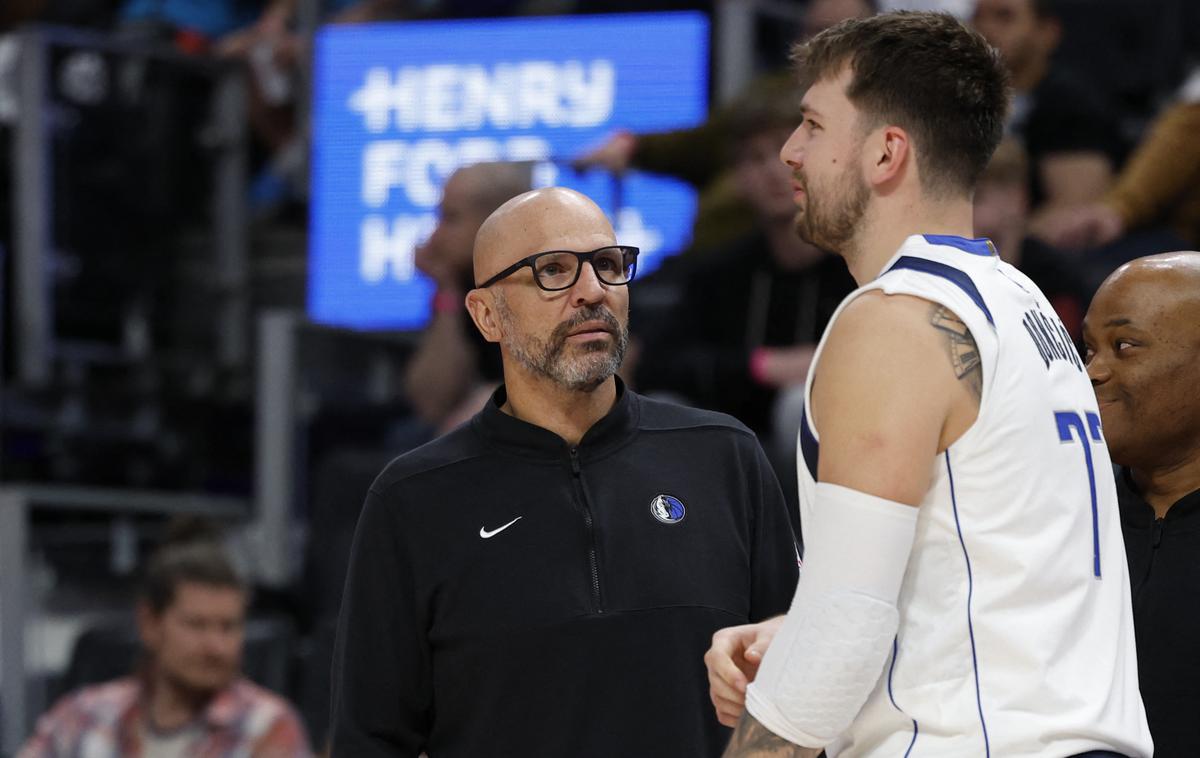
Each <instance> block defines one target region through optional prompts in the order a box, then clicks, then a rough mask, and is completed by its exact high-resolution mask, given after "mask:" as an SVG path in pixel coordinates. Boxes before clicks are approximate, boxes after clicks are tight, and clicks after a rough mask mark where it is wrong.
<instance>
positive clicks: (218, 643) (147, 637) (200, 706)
mask: <svg viewBox="0 0 1200 758" xmlns="http://www.w3.org/2000/svg"><path fill="white" fill-rule="evenodd" d="M248 599H249V589H248V587H247V586H246V584H245V582H244V581H243V579H242V578H241V577H240V576H239V575H238V574H237V572H236V571H235V570H234V567H233V564H232V562H231V561H230V559H229V556H228V555H226V553H225V551H224V549H223V548H222V547H221V546H220V544H219V543H218V542H217V535H216V534H215V533H212V532H210V531H209V529H208V528H207V526H205V525H204V524H203V523H199V522H194V521H190V520H185V521H181V522H178V523H176V524H174V525H172V527H171V528H170V533H169V534H168V536H167V539H166V541H165V542H164V544H163V545H162V546H161V547H160V548H159V549H158V551H157V552H156V553H155V554H154V555H153V556H152V557H151V559H150V561H149V563H148V564H147V566H146V573H145V577H144V580H143V583H142V588H141V597H140V599H139V601H138V606H137V625H138V632H139V635H140V637H141V640H142V646H143V648H144V657H143V659H142V664H141V665H140V666H139V668H138V670H137V672H136V673H135V674H133V675H132V676H128V677H125V678H122V679H117V680H114V681H111V682H106V683H103V684H98V685H93V686H89V687H84V688H82V689H80V690H78V691H77V692H73V693H71V694H69V695H67V696H65V697H64V698H63V699H62V700H60V701H59V703H58V704H57V705H55V707H54V708H53V709H52V710H51V711H50V712H49V713H47V714H45V715H44V716H42V718H41V719H40V720H39V721H38V725H37V732H36V733H35V734H34V735H33V737H31V738H30V739H29V741H28V742H27V743H26V744H25V746H24V747H22V748H21V750H20V751H19V752H18V753H17V755H18V756H19V757H20V758H60V757H61V756H69V755H70V756H74V755H88V756H123V758H190V756H205V755H210V756H211V755H240V756H247V758H308V756H310V755H312V753H311V752H310V750H309V746H308V738H307V736H306V735H305V733H304V727H303V726H302V725H301V723H300V719H299V717H298V716H297V715H296V712H295V710H294V709H293V708H292V706H291V705H290V704H288V702H287V701H285V700H284V699H283V698H281V697H279V696H278V695H275V694H274V693H271V692H268V691H267V690H265V689H263V688H261V687H258V686H256V685H254V684H253V683H251V682H250V681H248V680H247V679H245V678H244V677H243V676H242V675H241V658H242V648H243V643H244V640H245V620H246V604H247V600H248Z"/></svg>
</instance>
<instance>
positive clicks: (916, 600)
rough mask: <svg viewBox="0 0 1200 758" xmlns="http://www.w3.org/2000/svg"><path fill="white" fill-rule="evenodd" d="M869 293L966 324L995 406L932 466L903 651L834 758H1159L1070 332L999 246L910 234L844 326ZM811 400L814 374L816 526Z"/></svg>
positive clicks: (1095, 436)
mask: <svg viewBox="0 0 1200 758" xmlns="http://www.w3.org/2000/svg"><path fill="white" fill-rule="evenodd" d="M869 290H883V291H884V292H886V293H889V294H907V295H915V296H917V297H921V298H924V299H926V300H929V301H932V302H935V303H939V304H941V305H943V306H945V307H946V308H948V309H949V310H951V311H953V312H954V313H955V314H956V315H958V317H959V318H961V319H962V320H963V321H964V322H965V323H966V325H967V327H968V328H969V329H970V330H971V333H972V335H973V336H974V338H975V342H976V343H977V345H978V347H979V353H980V357H981V360H982V365H983V396H982V400H981V401H980V407H979V417H978V419H977V420H976V422H975V423H974V424H973V425H972V426H971V428H970V429H969V430H968V431H967V432H966V433H965V434H964V435H963V436H962V437H961V438H960V439H959V440H958V441H957V442H955V443H954V444H953V445H952V446H951V447H950V448H949V449H948V450H947V451H946V452H945V453H944V454H942V455H939V456H938V457H937V459H936V460H935V461H933V464H932V465H933V477H932V484H931V486H930V488H929V492H928V493H926V495H925V499H924V500H923V501H922V503H921V507H920V511H919V515H918V518H917V528H916V539H915V542H914V545H913V551H912V556H911V558H910V559H909V563H908V569H907V571H906V572H905V575H904V583H903V585H902V588H901V591H900V600H899V610H900V626H899V631H898V632H897V634H896V639H895V642H894V644H893V648H892V656H891V658H890V659H889V660H888V663H887V665H886V666H885V668H884V670H883V673H882V675H881V676H880V678H879V681H878V682H877V683H876V685H875V688H874V690H873V691H872V693H871V695H870V697H869V698H868V700H867V702H866V704H865V705H864V706H863V708H862V710H861V711H860V712H859V714H858V716H857V717H856V718H855V720H854V722H853V724H852V725H851V726H850V728H849V729H848V730H847V731H846V733H845V734H844V735H842V737H841V738H839V739H838V740H837V741H836V742H835V743H834V744H832V745H830V746H829V748H828V753H829V755H830V756H898V757H899V756H906V757H909V758H918V757H921V756H953V757H954V758H961V757H962V756H1005V757H1007V756H1045V758H1063V756H1069V755H1074V754H1076V753H1082V752H1086V751H1089V750H1112V751H1116V752H1118V753H1121V754H1123V755H1128V756H1150V755H1151V752H1152V745H1151V740H1150V732H1149V729H1148V728H1147V726H1146V715H1145V712H1144V710H1143V708H1142V700H1141V696H1140V695H1139V693H1138V679H1137V660H1136V657H1135V652H1134V639H1133V615H1132V610H1131V608H1130V595H1129V577H1128V573H1127V567H1126V563H1125V548H1124V543H1123V542H1122V537H1121V528H1120V521H1119V516H1118V513H1117V496H1116V489H1115V485H1114V482H1113V475H1112V465H1111V463H1110V462H1109V457H1108V450H1107V448H1106V447H1105V445H1104V441H1103V437H1102V435H1101V429H1100V415H1099V410H1098V408H1097V406H1096V399H1095V396H1094V395H1093V394H1092V387H1091V384H1090V382H1089V381H1088V378H1087V375H1086V373H1085V371H1084V367H1083V364H1082V362H1081V361H1080V360H1079V357H1078V355H1077V353H1076V352H1075V349H1074V346H1073V345H1072V343H1071V339H1070V337H1069V336H1068V335H1067V331H1066V329H1065V328H1064V327H1063V325H1062V323H1061V322H1060V321H1059V319H1058V317H1057V316H1056V315H1055V313H1054V310H1053V309H1052V308H1051V306H1050V304H1049V303H1048V302H1047V300H1046V297H1045V296H1044V295H1043V294H1042V293H1041V291H1040V290H1039V289H1038V288H1037V286H1036V285H1034V284H1033V282H1032V281H1030V280H1029V278H1028V277H1026V276H1025V275H1024V274H1022V273H1021V272H1019V271H1017V270H1016V269H1015V268H1013V267H1012V266H1010V265H1008V264H1007V263H1004V262H1003V261H1001V260H1000V259H999V258H998V257H997V256H995V255H994V254H992V252H991V248H990V245H989V244H988V243H987V242H986V241H985V240H968V239H964V238H961V237H937V236H933V235H927V236H913V237H909V238H908V239H907V240H905V242H904V244H903V245H902V246H901V247H900V250H899V251H898V252H897V253H896V255H895V256H894V257H893V258H892V260H891V261H889V262H888V264H887V265H886V266H885V267H884V270H883V273H882V274H880V276H879V277H878V278H877V279H875V280H874V281H872V282H871V283H869V284H867V285H866V286H864V287H861V288H860V289H858V290H856V291H855V292H854V293H852V294H851V295H850V296H849V297H847V298H846V300H845V301H844V302H843V303H842V305H841V306H840V307H839V309H838V311H837V312H835V314H834V316H833V318H832V319H831V320H830V328H832V325H833V322H834V321H835V320H836V319H837V317H838V315H839V314H840V313H841V309H842V308H845V307H846V304H847V303H849V302H850V301H851V300H853V299H854V298H855V297H856V296H858V295H859V294H861V293H863V292H866V291H869ZM828 335H829V328H827V329H826V332H825V337H824V338H822V341H821V345H820V346H818V348H817V357H816V358H815V359H814V361H815V360H820V354H821V348H823V347H824V341H825V339H827V338H828ZM814 365H815V362H814ZM883 371H886V367H881V372H883ZM814 373H815V372H814ZM811 391H812V373H810V375H809V385H808V387H807V388H806V393H805V416H804V420H803V421H802V423H801V432H800V444H799V450H798V456H799V471H800V503H801V523H802V524H803V523H807V522H808V520H809V518H810V515H811V512H810V511H811V507H812V503H813V497H814V493H815V486H816V481H815V480H816V473H817V461H818V457H819V454H820V443H819V441H818V439H817V436H816V433H815V430H814V429H813V428H812V424H811V423H810V421H809V419H810V418H811V417H812V414H811V412H809V409H810V408H811V405H810V403H811ZM818 421H819V422H821V423H836V422H834V421H825V420H822V419H818Z"/></svg>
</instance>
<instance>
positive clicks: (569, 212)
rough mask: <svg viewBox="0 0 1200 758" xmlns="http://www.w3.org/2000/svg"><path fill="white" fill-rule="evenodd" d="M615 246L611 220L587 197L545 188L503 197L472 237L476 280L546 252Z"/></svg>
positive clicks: (579, 250) (564, 188)
mask: <svg viewBox="0 0 1200 758" xmlns="http://www.w3.org/2000/svg"><path fill="white" fill-rule="evenodd" d="M613 244H616V235H615V234H614V233H613V228H612V224H610V223H609V221H608V218H607V217H606V216H605V215H604V211H602V210H600V208H599V206H597V205H596V204H595V203H593V202H592V201H591V199H590V198H588V197H587V196H586V195H583V194H580V193H579V192H576V191H575V190H572V189H567V188H566V187H546V188H544V189H536V190H533V191H531V192H526V193H524V194H521V195H518V196H516V197H514V198H512V199H511V200H508V201H507V202H505V203H504V204H503V205H501V206H500V207H499V208H497V209H496V210H495V212H493V213H492V215H490V216H488V217H487V219H486V220H485V221H484V222H483V225H482V226H481V227H479V233H478V234H476V235H475V281H476V282H484V281H487V279H488V278H490V277H491V276H492V275H494V274H495V273H496V272H498V271H500V270H502V269H503V268H504V267H506V266H508V265H511V264H512V263H514V262H516V261H518V260H520V259H522V258H524V257H526V256H528V255H533V254H534V253H540V252H543V251H546V250H575V251H577V252H586V251H588V250H595V249H597V248H600V247H604V246H605V245H613Z"/></svg>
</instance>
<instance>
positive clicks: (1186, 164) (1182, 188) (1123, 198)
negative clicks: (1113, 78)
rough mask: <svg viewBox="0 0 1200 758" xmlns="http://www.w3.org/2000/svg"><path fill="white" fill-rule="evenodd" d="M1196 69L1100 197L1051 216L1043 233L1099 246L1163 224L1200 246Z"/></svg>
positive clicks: (1071, 243) (1060, 241) (1199, 82)
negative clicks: (1128, 234) (1094, 201)
mask: <svg viewBox="0 0 1200 758" xmlns="http://www.w3.org/2000/svg"><path fill="white" fill-rule="evenodd" d="M1197 135H1200V68H1197V69H1196V71H1195V72H1194V73H1193V74H1192V76H1191V77H1190V78H1189V79H1188V80H1187V82H1186V83H1185V84H1184V86H1183V88H1182V89H1181V90H1180V93H1179V98H1178V100H1177V102H1175V103H1174V104H1173V105H1171V106H1169V107H1168V108H1167V109H1166V110H1164V111H1163V112H1162V113H1161V114H1160V115H1159V117H1158V119H1157V120H1156V121H1155V122H1154V124H1153V125H1152V126H1151V128H1150V131H1149V133H1148V134H1147V135H1146V137H1145V139H1144V140H1143V141H1142V143H1141V145H1139V146H1138V148H1137V149H1136V150H1135V151H1134V153H1133V155H1131V156H1130V158H1129V161H1128V163H1126V165H1125V167H1124V168H1123V169H1122V170H1121V173H1120V174H1119V175H1118V176H1117V180H1116V183H1115V185H1114V186H1113V187H1112V189H1111V190H1110V191H1109V192H1108V193H1107V194H1106V195H1105V196H1104V198H1103V199H1102V200H1101V201H1100V202H1098V203H1094V204H1091V205H1087V206H1084V207H1082V208H1074V209H1068V210H1065V211H1063V212H1061V213H1059V214H1056V215H1055V216H1054V217H1053V218H1052V219H1051V220H1049V223H1047V224H1046V225H1045V228H1044V234H1045V236H1046V238H1047V239H1049V240H1050V241H1051V242H1052V243H1054V244H1056V245H1059V246H1062V247H1065V248H1088V249H1090V248H1098V247H1102V246H1104V245H1108V244H1110V243H1112V242H1114V241H1116V240H1118V239H1119V238H1121V237H1122V236H1124V235H1125V234H1127V233H1129V232H1131V231H1134V230H1138V229H1144V228H1146V227H1150V226H1153V225H1155V224H1168V225H1169V226H1170V227H1171V228H1172V229H1173V230H1174V231H1175V232H1176V233H1177V234H1180V235H1182V237H1183V238H1184V239H1185V240H1187V241H1188V242H1190V243H1191V244H1200V139H1197Z"/></svg>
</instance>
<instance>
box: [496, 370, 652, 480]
mask: <svg viewBox="0 0 1200 758" xmlns="http://www.w3.org/2000/svg"><path fill="white" fill-rule="evenodd" d="M613 379H614V380H615V381H616V383H617V402H616V403H614V404H613V407H612V410H610V411H609V412H608V413H607V414H605V416H604V417H603V418H601V419H600V420H599V421H597V422H596V423H595V424H593V425H592V428H591V429H588V430H587V433H586V434H584V435H583V439H582V440H580V441H579V458H580V460H581V461H587V460H594V459H595V458H598V457H601V456H604V455H607V454H608V453H611V452H612V451H614V450H616V449H617V448H619V447H621V446H623V445H625V444H626V443H628V442H629V441H631V440H632V439H633V437H634V435H635V433H636V432H637V428H638V419H639V414H640V408H639V403H638V396H637V394H636V393H634V392H631V391H629V390H627V389H626V388H625V383H624V382H622V381H621V379H620V377H613ZM507 399H508V395H507V393H506V392H505V389H504V385H503V384H502V385H500V386H499V387H498V388H497V389H496V391H495V392H494V393H493V394H492V397H491V399H490V400H488V402H487V404H486V405H485V406H484V407H483V410H482V411H481V412H480V413H479V414H478V415H476V416H475V418H474V420H473V424H474V426H475V429H476V431H478V432H479V434H480V435H482V436H483V438H484V439H485V440H487V442H488V443H489V444H491V445H493V446H495V447H499V448H502V449H503V450H505V451H506V452H510V453H515V454H517V455H521V456H523V457H528V458H538V459H542V460H547V461H555V462H561V461H563V460H564V458H565V457H567V456H568V455H569V454H570V447H569V446H568V445H567V443H566V442H565V441H564V440H563V438H562V437H559V436H558V435H557V434H555V433H554V432H552V431H550V430H549V429H545V428H543V427H540V426H537V425H535V424H531V423H529V422H528V421H522V420H521V419H519V418H516V417H515V416H510V415H508V414H507V413H505V412H504V411H502V410H500V406H502V405H504V403H505V402H506V401H507Z"/></svg>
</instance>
